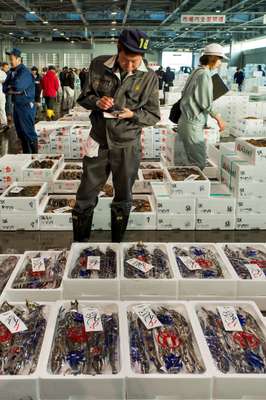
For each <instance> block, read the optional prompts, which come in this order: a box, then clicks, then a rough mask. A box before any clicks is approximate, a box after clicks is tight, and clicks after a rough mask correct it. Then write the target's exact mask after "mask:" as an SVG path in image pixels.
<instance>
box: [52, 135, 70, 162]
mask: <svg viewBox="0 0 266 400" xmlns="http://www.w3.org/2000/svg"><path fill="white" fill-rule="evenodd" d="M69 134H70V129H65V128H64V130H61V129H60V128H58V129H55V130H54V131H53V132H51V134H50V144H51V154H58V153H62V154H64V155H65V157H66V158H71V151H70V135H69Z"/></svg>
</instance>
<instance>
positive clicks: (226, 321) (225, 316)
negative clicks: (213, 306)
mask: <svg viewBox="0 0 266 400" xmlns="http://www.w3.org/2000/svg"><path fill="white" fill-rule="evenodd" d="M218 311H219V313H220V316H221V318H222V321H223V325H224V329H225V330H226V331H228V332H241V331H242V326H241V324H240V321H239V318H238V316H237V313H236V310H235V308H234V307H232V306H225V307H218Z"/></svg>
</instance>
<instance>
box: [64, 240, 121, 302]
mask: <svg viewBox="0 0 266 400" xmlns="http://www.w3.org/2000/svg"><path fill="white" fill-rule="evenodd" d="M88 247H93V248H97V247H99V248H100V250H101V251H103V252H105V251H106V249H107V247H110V248H111V249H112V250H114V251H115V252H116V263H117V264H116V265H117V276H116V278H115V279H86V278H85V279H82V278H77V279H73V278H71V271H72V269H73V268H74V267H75V264H76V261H77V260H78V258H79V256H80V253H81V252H82V251H83V250H84V249H86V248H88ZM119 249H120V247H119V245H118V244H113V243H112V244H107V243H73V244H72V246H71V249H70V253H69V256H68V260H67V266H66V269H65V273H64V278H63V298H64V299H72V298H77V299H83V300H88V299H90V300H91V299H100V300H103V299H119V278H118V277H119V273H120V252H119Z"/></svg>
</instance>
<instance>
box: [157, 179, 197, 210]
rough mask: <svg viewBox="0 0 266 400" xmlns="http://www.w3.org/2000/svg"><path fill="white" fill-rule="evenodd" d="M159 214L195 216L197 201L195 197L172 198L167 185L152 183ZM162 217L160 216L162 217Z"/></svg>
mask: <svg viewBox="0 0 266 400" xmlns="http://www.w3.org/2000/svg"><path fill="white" fill-rule="evenodd" d="M151 188H152V192H153V195H154V198H155V205H156V209H157V214H163V215H168V214H180V215H184V214H195V207H196V199H195V198H193V197H185V196H184V197H175V198H171V197H170V192H169V187H168V186H167V184H166V183H158V184H157V183H156V184H154V183H153V182H152V183H151ZM161 216H162V215H160V217H161Z"/></svg>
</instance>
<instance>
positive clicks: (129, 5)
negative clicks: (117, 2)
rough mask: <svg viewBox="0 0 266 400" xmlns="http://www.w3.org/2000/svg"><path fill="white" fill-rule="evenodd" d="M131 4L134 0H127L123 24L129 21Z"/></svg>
mask: <svg viewBox="0 0 266 400" xmlns="http://www.w3.org/2000/svg"><path fill="white" fill-rule="evenodd" d="M131 4H132V0H127V5H126V10H125V15H124V18H123V22H122V24H123V25H125V23H126V22H127V17H128V14H129V11H130V7H131Z"/></svg>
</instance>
